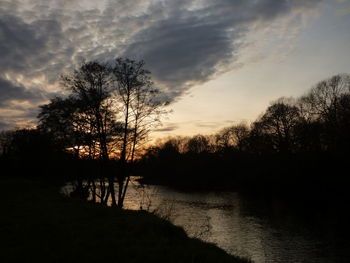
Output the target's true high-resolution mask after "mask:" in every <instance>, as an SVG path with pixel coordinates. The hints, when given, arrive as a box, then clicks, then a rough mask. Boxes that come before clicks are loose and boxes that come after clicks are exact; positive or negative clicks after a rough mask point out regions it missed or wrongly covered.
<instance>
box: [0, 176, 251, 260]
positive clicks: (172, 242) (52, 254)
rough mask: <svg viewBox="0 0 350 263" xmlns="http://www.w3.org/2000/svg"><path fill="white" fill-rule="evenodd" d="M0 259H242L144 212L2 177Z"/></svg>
mask: <svg viewBox="0 0 350 263" xmlns="http://www.w3.org/2000/svg"><path fill="white" fill-rule="evenodd" d="M0 186H1V191H0V200H1V204H2V205H1V209H2V212H1V216H0V229H1V231H0V232H1V240H2V245H1V249H0V250H1V256H0V257H1V262H20V261H22V262H67V261H68V262H73V261H75V262H98V261H100V260H108V262H245V261H244V260H241V259H238V258H235V257H233V256H230V255H228V254H227V253H225V252H224V251H223V250H221V249H219V248H217V247H216V246H214V245H211V244H207V243H204V242H201V241H199V240H197V239H190V238H188V237H187V236H186V234H185V232H184V231H183V230H182V229H181V228H179V227H175V226H173V225H172V224H170V223H169V222H167V221H165V220H162V219H160V218H158V217H156V216H154V215H152V214H149V213H146V212H142V211H120V210H117V209H116V208H108V207H102V206H100V205H96V204H91V203H86V202H83V201H79V200H73V199H68V198H64V197H63V196H61V195H59V194H58V189H56V188H54V187H51V186H47V185H43V184H40V183H37V182H31V181H25V180H21V179H9V178H0Z"/></svg>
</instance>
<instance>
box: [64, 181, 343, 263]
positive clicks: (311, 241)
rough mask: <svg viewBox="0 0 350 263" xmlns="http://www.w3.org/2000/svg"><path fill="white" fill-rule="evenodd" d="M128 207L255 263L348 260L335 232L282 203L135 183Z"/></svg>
mask: <svg viewBox="0 0 350 263" xmlns="http://www.w3.org/2000/svg"><path fill="white" fill-rule="evenodd" d="M68 192H69V191H68ZM124 206H125V208H126V209H132V210H139V209H143V210H147V211H150V212H153V213H155V214H157V215H159V216H161V217H164V218H166V219H169V220H170V221H171V222H172V223H174V224H175V225H178V226H181V227H183V228H184V229H185V231H186V232H187V233H188V235H189V236H191V237H197V238H200V239H202V240H205V241H208V242H212V243H215V244H216V245H218V246H219V247H221V248H223V249H224V250H226V251H227V252H228V253H231V254H234V255H238V256H242V257H246V258H249V259H251V260H252V261H253V262H257V263H260V262H261V263H262V262H338V261H339V259H340V258H342V259H344V257H346V256H347V255H346V250H344V251H343V250H338V248H337V247H336V246H335V245H334V243H337V242H338V240H337V237H336V236H335V235H334V233H332V229H330V230H327V231H324V230H323V232H324V233H323V232H322V233H319V231H317V230H315V229H312V226H310V225H308V224H306V223H304V222H303V221H302V220H301V221H300V220H299V219H298V218H296V217H295V215H294V214H293V213H291V212H290V211H288V210H284V209H283V208H281V207H282V206H281V203H278V202H276V203H268V205H267V204H266V203H264V202H261V201H259V200H255V201H254V200H253V201H252V200H247V199H245V198H244V197H242V196H241V195H239V194H237V193H233V192H220V193H215V192H200V193H198V192H197V193H193V192H192V193H186V192H180V191H175V190H172V189H169V188H167V187H164V186H143V187H141V186H140V185H139V184H138V183H137V181H136V180H133V181H132V183H131V185H130V188H129V189H128V192H127V195H126V199H125V203H124ZM311 225H312V224H311ZM321 230H322V229H321ZM344 240H345V239H344ZM339 242H343V240H342V239H341V240H340V241H339ZM346 242H347V244H348V245H349V242H348V241H346ZM345 255H346V256H345ZM342 262H350V258H349V261H347V260H345V261H344V260H343V261H342Z"/></svg>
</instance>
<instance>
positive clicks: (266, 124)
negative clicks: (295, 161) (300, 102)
mask: <svg viewBox="0 0 350 263" xmlns="http://www.w3.org/2000/svg"><path fill="white" fill-rule="evenodd" d="M299 121H300V114H299V110H298V108H297V107H296V106H294V105H290V104H287V103H286V102H285V101H284V100H283V99H279V100H278V101H277V102H275V103H273V104H272V105H271V106H269V107H268V108H267V110H266V112H265V113H264V114H263V115H262V116H261V118H260V119H259V120H258V121H256V122H255V127H256V128H259V129H260V130H261V132H262V133H264V134H266V135H268V136H270V137H271V142H272V143H273V145H274V147H275V149H276V150H277V151H278V152H290V151H291V150H292V149H293V143H294V128H295V127H296V125H297V124H298V123H299Z"/></svg>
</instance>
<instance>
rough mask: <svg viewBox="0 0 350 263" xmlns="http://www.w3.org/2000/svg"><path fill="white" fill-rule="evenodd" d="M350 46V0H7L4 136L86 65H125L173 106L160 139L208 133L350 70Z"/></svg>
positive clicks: (0, 72)
mask: <svg viewBox="0 0 350 263" xmlns="http://www.w3.org/2000/svg"><path fill="white" fill-rule="evenodd" d="M349 43H350V0H215V1H214V0H212V1H210V0H176V1H175V0H148V1H147V0H118V1H117V0H103V1H93V0H75V1H72V0H67V1H66V0H60V1H58V0H57V1H54V0H0V130H4V129H11V128H14V127H31V126H33V125H36V116H37V114H38V106H39V105H42V104H45V103H48V101H49V99H50V98H53V97H54V96H59V95H61V94H63V92H64V90H63V88H62V87H61V85H60V83H59V76H60V75H61V74H65V73H69V72H72V71H73V69H74V68H76V67H77V66H78V65H79V64H80V63H81V62H82V61H83V60H84V59H85V60H87V61H89V60H99V61H104V62H109V61H113V60H114V59H115V58H117V57H128V58H131V59H135V60H144V61H145V63H146V65H145V67H146V68H147V69H149V70H150V71H151V72H152V79H153V81H154V85H155V86H156V87H157V88H159V89H160V90H161V91H162V92H163V93H164V94H165V96H164V97H166V98H167V100H169V101H171V103H170V105H169V106H168V107H169V108H168V109H169V110H172V112H171V113H169V114H168V115H167V116H165V117H164V118H163V125H162V126H161V127H158V128H157V129H156V130H155V131H154V132H153V136H155V137H163V136H169V135H194V134H198V133H201V134H210V133H214V132H216V131H218V130H219V129H221V128H223V127H225V126H229V125H232V124H235V123H239V122H242V121H243V122H247V123H249V122H251V121H254V120H255V119H256V118H257V117H258V116H259V115H260V114H261V113H263V111H264V110H265V109H266V108H267V107H268V105H269V103H270V102H271V101H273V100H276V99H278V98H279V97H281V96H284V97H291V96H293V97H298V96H301V95H303V94H305V93H306V92H307V91H308V90H309V89H310V88H311V87H312V86H313V85H315V84H316V83H317V82H319V81H321V80H323V79H326V78H328V77H331V76H332V75H335V74H338V73H350V72H349V69H350V59H349V57H350V56H349V54H350V45H349Z"/></svg>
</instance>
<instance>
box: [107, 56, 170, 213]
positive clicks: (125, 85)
mask: <svg viewBox="0 0 350 263" xmlns="http://www.w3.org/2000/svg"><path fill="white" fill-rule="evenodd" d="M112 72H113V76H114V89H115V90H116V91H117V94H118V95H119V105H120V109H121V112H122V118H123V120H124V121H123V126H124V127H123V136H122V145H121V151H120V158H119V160H120V166H121V172H120V173H119V174H118V176H117V179H118V185H119V191H118V206H119V207H122V206H123V202H124V198H125V194H126V191H127V188H128V184H129V181H130V175H131V174H130V169H128V167H127V164H128V162H129V163H133V161H134V158H135V152H136V150H137V147H138V145H140V143H141V142H142V141H144V140H145V139H146V138H147V134H148V132H149V131H150V129H151V128H152V126H153V125H154V124H155V123H158V122H159V121H160V120H159V116H160V115H161V114H163V113H165V112H164V111H163V110H162V109H163V107H164V106H165V105H166V104H167V103H166V102H164V101H162V100H160V99H159V98H158V97H157V96H158V94H159V90H157V89H156V88H154V87H153V83H152V81H151V77H150V72H149V71H148V70H146V69H144V62H143V61H134V60H130V59H123V58H118V59H116V60H115V63H114V65H113V67H112Z"/></svg>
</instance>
